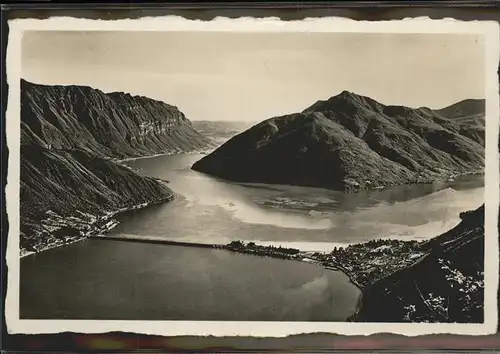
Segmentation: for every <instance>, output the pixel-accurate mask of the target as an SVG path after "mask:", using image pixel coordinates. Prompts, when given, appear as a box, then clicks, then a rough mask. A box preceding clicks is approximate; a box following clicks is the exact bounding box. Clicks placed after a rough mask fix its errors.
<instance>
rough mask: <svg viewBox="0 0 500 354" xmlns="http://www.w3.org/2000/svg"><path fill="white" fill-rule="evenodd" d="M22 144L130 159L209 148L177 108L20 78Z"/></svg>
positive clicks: (87, 88) (138, 98) (84, 87)
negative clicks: (78, 150)
mask: <svg viewBox="0 0 500 354" xmlns="http://www.w3.org/2000/svg"><path fill="white" fill-rule="evenodd" d="M21 132H22V143H23V144H37V145H40V146H43V147H52V148H56V149H74V148H79V149H84V150H87V151H92V152H93V153H95V154H98V155H100V156H103V157H104V156H105V157H115V158H126V157H139V156H147V155H152V154H159V153H170V152H185V151H193V150H200V149H205V148H206V147H207V146H209V145H210V142H209V140H208V139H207V138H205V137H204V136H202V135H201V134H200V133H198V132H197V131H195V130H194V129H193V127H192V126H191V122H190V121H189V120H188V119H187V118H186V117H185V116H184V114H183V113H182V112H180V111H179V110H178V109H177V108H176V107H174V106H170V105H168V104H166V103H163V102H160V101H155V100H153V99H150V98H147V97H141V96H131V95H130V94H125V93H121V92H115V93H110V94H105V93H103V92H101V91H99V90H96V89H93V88H90V87H86V86H47V85H38V84H33V83H30V82H27V81H25V80H22V81H21Z"/></svg>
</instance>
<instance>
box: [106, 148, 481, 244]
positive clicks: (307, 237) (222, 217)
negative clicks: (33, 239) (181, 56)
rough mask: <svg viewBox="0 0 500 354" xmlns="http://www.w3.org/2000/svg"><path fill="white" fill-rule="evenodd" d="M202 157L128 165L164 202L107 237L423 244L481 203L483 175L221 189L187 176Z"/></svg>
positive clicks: (212, 181)
mask: <svg viewBox="0 0 500 354" xmlns="http://www.w3.org/2000/svg"><path fill="white" fill-rule="evenodd" d="M201 157H202V155H177V156H161V157H155V158H149V159H141V160H135V161H129V162H127V164H128V165H129V166H131V167H133V168H134V169H136V170H138V171H139V173H140V174H143V175H147V176H154V177H159V178H163V179H167V180H169V181H171V183H170V187H171V188H172V189H173V190H174V191H175V192H176V193H177V194H178V197H177V198H176V199H175V200H174V201H173V202H171V203H168V204H163V205H158V206H153V207H151V208H148V209H143V210H139V211H136V212H133V213H128V214H126V215H123V217H121V221H122V223H121V224H120V225H119V226H118V227H117V228H116V229H114V230H113V231H112V233H113V234H128V235H139V236H141V235H142V236H144V235H148V236H155V237H164V238H166V239H172V240H179V241H192V242H200V243H228V242H230V241H232V240H246V241H250V240H251V241H256V242H258V243H261V244H268V243H277V244H282V245H285V246H292V247H298V248H301V249H303V250H330V249H331V248H332V247H333V245H334V244H347V243H357V242H363V241H369V240H372V239H376V238H399V239H408V240H409V239H427V238H430V237H434V236H437V235H438V234H440V233H441V232H444V231H447V230H449V229H450V228H452V227H453V226H455V225H456V224H457V223H458V222H459V221H460V219H459V216H458V214H459V213H460V212H462V211H465V210H470V209H475V208H477V207H479V206H480V205H481V204H482V203H483V201H484V187H483V186H484V181H483V177H478V176H470V177H467V178H463V179H461V180H457V181H454V182H451V183H437V184H433V185H415V186H403V187H400V188H394V189H390V190H382V191H370V192H362V193H356V194H346V193H341V192H335V191H330V190H326V189H319V188H305V187H295V186H278V185H259V184H238V183H229V182H227V181H223V180H220V179H216V178H213V177H210V176H208V175H206V174H203V173H199V172H196V171H192V170H191V169H190V167H191V166H192V164H193V163H194V162H195V161H197V160H198V159H200V158H201Z"/></svg>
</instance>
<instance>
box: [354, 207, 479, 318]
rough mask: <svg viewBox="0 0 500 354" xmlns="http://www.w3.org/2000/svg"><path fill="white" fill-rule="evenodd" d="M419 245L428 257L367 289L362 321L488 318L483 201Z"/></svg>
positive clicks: (360, 313)
mask: <svg viewBox="0 0 500 354" xmlns="http://www.w3.org/2000/svg"><path fill="white" fill-rule="evenodd" d="M460 217H461V219H462V221H461V223H460V224H459V225H458V226H456V227H455V228H453V229H451V230H450V231H448V232H446V233H444V234H443V235H440V236H438V237H436V238H434V239H431V240H429V241H427V242H426V243H424V244H423V245H421V246H420V248H421V250H422V251H424V252H426V256H425V257H423V258H422V259H419V260H418V261H417V262H416V263H415V264H413V265H411V266H410V267H407V268H403V269H402V270H400V271H398V272H396V273H394V274H391V275H389V276H387V277H385V278H383V279H381V280H379V281H377V282H375V283H374V284H372V285H370V286H368V287H367V288H365V289H364V290H363V298H362V304H361V307H360V309H359V312H358V313H357V314H356V315H355V316H354V318H353V319H354V320H355V321H359V322H401V321H408V322H468V323H480V322H482V321H483V319H484V313H483V306H484V205H483V206H481V207H479V208H478V209H476V210H473V211H470V212H466V213H462V214H461V215H460Z"/></svg>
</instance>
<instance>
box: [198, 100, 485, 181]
mask: <svg viewBox="0 0 500 354" xmlns="http://www.w3.org/2000/svg"><path fill="white" fill-rule="evenodd" d="M482 122H483V125H482V127H481V119H480V118H478V119H477V120H475V121H474V124H471V122H470V121H468V120H463V121H462V120H459V119H456V117H454V118H453V119H452V118H448V117H444V116H443V115H441V114H440V113H437V112H436V111H434V110H431V109H429V108H409V107H405V106H395V105H384V104H382V103H380V102H378V101H376V100H374V99H371V98H369V97H365V96H361V95H357V94H354V93H352V92H349V91H342V92H341V93H340V94H338V95H336V96H332V97H330V98H329V99H327V100H320V101H317V102H315V103H314V104H312V105H311V106H309V107H308V108H306V109H304V110H303V111H302V112H299V113H292V114H287V115H283V116H278V117H272V118H269V119H266V120H264V121H262V122H260V123H258V124H256V125H254V126H253V127H251V128H249V129H248V130H246V131H244V132H243V133H240V134H238V135H236V136H234V137H232V138H231V139H229V140H228V141H227V142H226V143H225V144H223V145H222V146H220V147H219V148H217V149H216V150H215V151H213V152H212V153H211V154H209V155H207V156H205V157H203V158H202V159H201V160H199V161H197V162H196V163H195V164H194V165H193V166H192V168H193V169H194V170H197V171H199V172H204V173H208V174H212V175H214V176H217V177H220V178H225V179H228V180H234V181H238V182H261V183H276V184H293V185H303V186H311V187H323V188H330V189H339V190H353V189H354V190H358V189H370V188H384V187H391V186H396V185H401V184H408V183H428V182H431V181H433V180H435V179H437V178H438V177H439V178H450V177H453V176H456V175H460V174H466V173H475V172H478V171H480V170H482V168H483V164H484V117H483V119H482ZM300 169H303V170H304V169H305V170H308V171H309V172H308V173H303V172H301V171H300ZM381 174H385V175H386V176H385V177H386V180H384V179H382V178H380V175H381Z"/></svg>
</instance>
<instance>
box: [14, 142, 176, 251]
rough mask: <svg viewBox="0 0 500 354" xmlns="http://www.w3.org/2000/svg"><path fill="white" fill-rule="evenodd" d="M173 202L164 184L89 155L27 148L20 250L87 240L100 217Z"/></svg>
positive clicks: (24, 149) (23, 160)
mask: <svg viewBox="0 0 500 354" xmlns="http://www.w3.org/2000/svg"><path fill="white" fill-rule="evenodd" d="M172 198H173V192H172V191H171V190H170V189H169V188H168V187H167V186H166V185H165V184H163V183H161V182H159V181H157V180H155V179H152V178H147V177H141V176H139V175H137V174H136V173H134V172H133V171H131V170H129V169H128V168H127V167H124V166H121V165H118V164H116V163H113V162H111V161H109V160H105V159H102V158H100V157H97V156H95V155H93V154H92V153H89V152H87V151H84V150H68V151H63V150H54V149H51V150H49V149H46V148H43V147H40V146H37V145H23V146H22V147H21V185H20V207H21V208H20V215H21V251H22V253H23V252H27V251H37V250H40V249H43V248H44V247H46V246H49V245H51V244H54V243H57V242H58V241H61V239H64V238H66V237H68V236H85V235H84V233H85V232H88V231H91V228H92V225H93V224H95V223H96V221H99V220H98V219H99V218H103V217H105V216H106V215H108V216H109V215H110V214H111V213H112V212H115V211H117V210H120V209H126V208H130V207H133V206H139V205H142V204H151V203H159V202H163V201H168V200H170V199H172ZM102 221H107V219H103V220H102Z"/></svg>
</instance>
